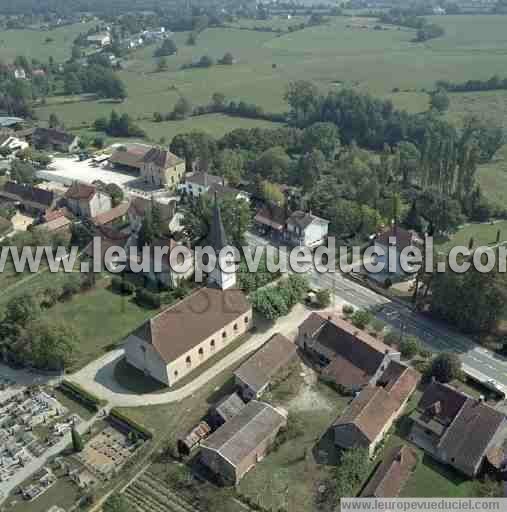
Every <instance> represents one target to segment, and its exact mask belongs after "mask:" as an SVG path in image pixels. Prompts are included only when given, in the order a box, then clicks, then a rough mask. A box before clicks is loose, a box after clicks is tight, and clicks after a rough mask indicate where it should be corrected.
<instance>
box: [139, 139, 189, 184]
mask: <svg viewBox="0 0 507 512" xmlns="http://www.w3.org/2000/svg"><path fill="white" fill-rule="evenodd" d="M184 174H185V161H184V160H182V159H181V158H179V157H177V156H176V155H174V154H173V153H171V152H170V151H168V150H167V149H162V148H156V147H154V148H152V149H150V151H148V152H147V153H146V154H145V155H144V157H143V165H142V168H141V176H142V177H143V179H144V181H145V182H146V183H150V184H152V185H155V186H156V187H164V188H169V189H175V188H176V187H177V186H178V184H179V183H180V181H181V180H182V178H183V175H184Z"/></svg>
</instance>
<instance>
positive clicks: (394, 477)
mask: <svg viewBox="0 0 507 512" xmlns="http://www.w3.org/2000/svg"><path fill="white" fill-rule="evenodd" d="M416 465H417V453H416V452H415V450H413V449H412V448H410V447H409V446H406V445H405V446H393V447H392V448H391V449H389V450H388V451H387V452H386V454H385V455H384V458H383V460H382V462H381V463H380V464H379V465H378V467H377V469H376V470H375V473H374V474H373V476H372V477H371V478H370V480H369V482H368V483H367V484H366V487H365V488H364V489H363V491H362V492H361V497H363V498H396V497H398V496H399V494H400V492H401V490H402V489H403V487H404V485H405V484H406V482H407V480H408V479H409V478H410V475H411V474H412V472H413V471H414V469H415V467H416Z"/></svg>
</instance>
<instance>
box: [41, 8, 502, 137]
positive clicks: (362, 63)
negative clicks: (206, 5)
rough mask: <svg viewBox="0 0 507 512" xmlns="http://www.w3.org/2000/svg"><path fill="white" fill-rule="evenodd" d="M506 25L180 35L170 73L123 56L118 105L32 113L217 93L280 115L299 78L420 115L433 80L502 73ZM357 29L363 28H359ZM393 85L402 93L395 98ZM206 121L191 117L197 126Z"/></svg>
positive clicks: (137, 113) (472, 20) (164, 103)
mask: <svg viewBox="0 0 507 512" xmlns="http://www.w3.org/2000/svg"><path fill="white" fill-rule="evenodd" d="M506 20H507V17H505V16H501V15H497V16H473V17H472V16H445V17H439V18H438V22H439V23H441V24H443V25H445V28H446V31H447V33H446V35H445V36H444V37H442V38H438V39H434V40H431V41H428V42H426V43H424V44H419V43H414V42H412V39H413V37H414V32H413V31H412V30H408V29H399V28H398V27H388V30H382V31H379V30H374V25H375V24H376V22H375V20H371V19H365V18H362V19H360V20H359V19H355V18H351V17H337V18H332V19H331V22H330V23H329V24H326V25H323V26H318V27H311V28H307V29H304V30H300V31H297V32H292V33H284V34H281V35H278V34H275V33H270V32H257V31H251V30H239V29H234V28H212V29H208V30H205V31H204V32H202V33H201V34H200V36H199V38H198V41H197V44H196V45H195V46H192V47H189V46H186V45H185V40H186V37H187V34H185V33H179V34H177V35H176V36H175V41H176V44H177V46H178V48H179V50H178V54H177V55H175V56H173V57H170V58H168V63H169V69H168V71H167V72H163V73H156V72H154V71H155V67H156V59H154V58H153V51H154V49H155V47H154V46H150V47H146V48H143V49H140V50H138V51H137V52H134V53H133V54H131V55H130V56H129V59H128V60H127V61H126V66H125V69H124V70H123V71H122V72H121V73H120V74H121V76H122V78H123V79H124V80H125V82H126V84H127V87H128V91H129V98H128V99H127V100H126V101H125V102H124V103H123V104H121V105H116V104H115V105H112V104H111V103H108V102H99V101H92V102H89V101H88V102H83V103H69V104H58V105H48V106H46V107H41V108H39V109H37V112H38V114H39V115H40V116H41V118H43V119H46V118H48V117H49V114H50V113H51V112H56V113H58V115H59V116H60V117H62V118H63V119H64V121H65V122H66V123H67V125H68V126H74V127H79V126H81V123H82V122H85V123H90V122H91V121H93V120H94V119H95V118H97V117H99V116H100V115H106V114H108V113H109V112H110V110H111V108H112V107H113V106H115V107H117V108H118V110H120V111H122V112H123V111H125V112H129V113H130V114H132V115H133V116H134V117H136V118H139V117H141V118H142V119H143V120H144V119H151V116H152V115H153V113H154V112H157V111H160V112H168V111H170V110H171V109H172V107H173V106H174V104H175V102H176V101H177V99H178V98H179V97H180V96H185V97H187V98H188V99H190V100H191V101H192V102H193V103H194V104H203V103H206V102H208V101H209V98H210V96H211V94H212V93H213V92H216V91H221V92H223V93H224V94H225V95H226V96H227V97H228V98H230V99H235V100H238V99H243V100H245V101H248V102H252V103H257V104H259V105H261V106H263V107H264V109H265V110H267V111H273V112H283V111H285V110H286V109H287V106H286V104H285V101H284V99H283V95H284V89H285V86H286V84H287V83H288V82H289V81H291V80H295V79H307V80H312V81H314V82H315V83H316V84H317V85H319V86H320V87H321V89H322V90H324V91H325V90H333V89H336V88H337V87H342V86H344V85H345V86H351V87H355V88H359V89H361V90H367V91H370V92H372V93H374V94H376V95H379V96H383V97H386V96H387V97H390V98H391V99H392V100H393V101H394V103H395V104H397V105H399V106H400V107H402V108H406V109H408V110H411V111H421V110H424V109H425V108H426V107H427V95H426V94H424V93H422V92H421V90H422V89H431V88H432V87H433V86H434V83H435V81H436V80H439V79H441V80H451V81H465V80H467V79H470V78H476V79H486V78H489V77H491V76H492V75H493V74H495V73H498V74H499V75H500V76H503V75H504V74H505V64H504V60H505V59H504V54H505V50H506V49H507V36H506V35H505V30H504V29H505V21H506ZM241 23H242V21H241V20H240V21H239V24H241ZM360 24H363V25H367V27H368V28H366V29H362V28H359V25H360ZM228 51H230V52H232V53H233V55H234V57H235V59H236V64H234V65H232V66H213V67H211V68H209V69H188V70H181V69H180V67H181V65H182V64H188V63H190V62H193V61H196V60H198V59H199V58H200V57H201V56H203V55H210V56H212V57H213V58H215V59H217V58H220V57H222V56H223V55H224V53H226V52H228ZM471 73H472V74H471ZM394 88H398V89H399V90H400V91H401V92H399V93H393V92H392V91H393V89H394ZM202 121H204V120H203V119H197V120H195V125H196V126H197V125H199V124H202V123H201V122H202ZM222 121H223V119H222V120H220V123H222ZM192 124H194V120H193V121H192ZM179 126H182V125H179ZM210 129H212V128H210ZM153 130H156V133H155V131H153V132H152V133H151V134H150V135H152V136H153V137H154V138H156V137H161V136H166V137H170V136H171V133H172V132H171V130H167V135H164V134H163V133H161V131H162V130H165V127H163V126H162V127H161V128H160V130H159V129H158V127H157V128H153ZM148 131H149V132H150V131H151V128H150V127H148Z"/></svg>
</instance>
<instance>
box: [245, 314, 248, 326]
mask: <svg viewBox="0 0 507 512" xmlns="http://www.w3.org/2000/svg"><path fill="white" fill-rule="evenodd" d="M247 323H248V317H247V316H245V324H247Z"/></svg>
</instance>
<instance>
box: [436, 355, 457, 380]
mask: <svg viewBox="0 0 507 512" xmlns="http://www.w3.org/2000/svg"><path fill="white" fill-rule="evenodd" d="M429 376H430V377H435V379H437V380H438V381H440V382H443V383H444V384H445V383H447V382H451V381H452V380H455V379H459V378H460V377H461V359H460V358H459V356H458V355H457V354H449V353H443V354H439V355H438V356H436V357H435V358H434V359H433V361H432V362H431V366H430V368H429Z"/></svg>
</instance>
